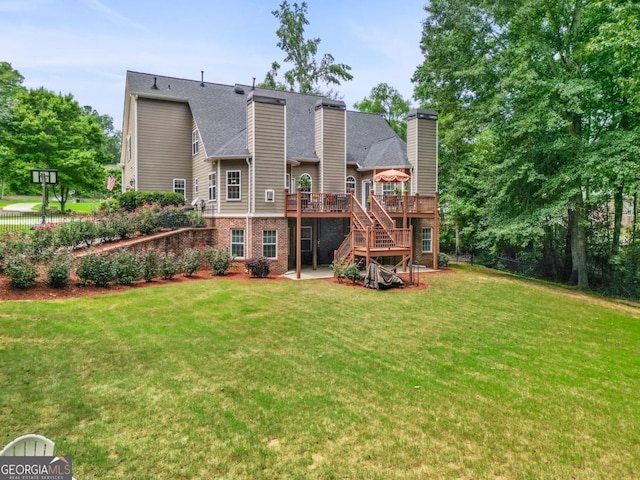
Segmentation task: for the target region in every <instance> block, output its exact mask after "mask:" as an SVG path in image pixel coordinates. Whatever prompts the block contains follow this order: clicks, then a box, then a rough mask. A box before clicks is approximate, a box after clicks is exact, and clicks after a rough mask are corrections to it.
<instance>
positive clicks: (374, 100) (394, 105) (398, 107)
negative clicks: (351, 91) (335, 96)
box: [353, 83, 410, 140]
mask: <svg viewBox="0 0 640 480" xmlns="http://www.w3.org/2000/svg"><path fill="white" fill-rule="evenodd" d="M353 107H354V108H356V109H358V110H359V111H361V112H367V113H379V114H380V115H382V116H383V117H384V119H385V120H386V121H387V123H389V125H390V126H391V128H393V130H394V131H395V132H396V133H397V134H398V135H399V136H400V138H402V139H403V140H406V139H407V122H406V121H405V120H404V116H405V115H406V114H407V113H408V112H409V108H410V104H409V100H405V99H404V98H402V95H401V94H400V92H399V91H398V90H397V89H396V88H394V87H392V86H390V85H389V84H387V83H380V84H378V85H376V86H375V87H373V88H372V89H371V93H370V94H369V96H368V97H365V98H364V99H363V100H362V101H361V102H356V103H355V104H354V105H353Z"/></svg>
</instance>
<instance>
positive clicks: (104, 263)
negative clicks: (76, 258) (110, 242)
mask: <svg viewBox="0 0 640 480" xmlns="http://www.w3.org/2000/svg"><path fill="white" fill-rule="evenodd" d="M113 270H114V269H113V261H112V260H111V257H109V256H108V255H107V254H104V253H87V254H86V255H84V256H83V257H82V258H80V264H79V265H78V268H77V269H76V275H78V277H80V279H81V280H82V281H83V282H84V283H88V282H91V283H93V284H94V285H96V286H98V287H107V286H108V285H109V283H111V282H112V281H113V279H114V271H113Z"/></svg>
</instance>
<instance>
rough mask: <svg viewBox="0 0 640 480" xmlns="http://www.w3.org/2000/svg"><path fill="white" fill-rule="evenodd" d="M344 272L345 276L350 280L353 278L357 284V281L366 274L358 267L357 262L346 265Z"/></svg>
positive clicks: (352, 280) (353, 281)
mask: <svg viewBox="0 0 640 480" xmlns="http://www.w3.org/2000/svg"><path fill="white" fill-rule="evenodd" d="M342 274H343V275H344V278H348V279H349V280H351V282H352V283H353V284H354V285H355V284H356V282H358V281H360V280H362V279H363V278H364V275H363V274H362V272H361V271H360V270H358V267H357V266H356V264H355V263H350V264H349V265H347V266H346V267H344V270H343V272H342Z"/></svg>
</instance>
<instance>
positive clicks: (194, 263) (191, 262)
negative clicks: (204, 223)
mask: <svg viewBox="0 0 640 480" xmlns="http://www.w3.org/2000/svg"><path fill="white" fill-rule="evenodd" d="M201 262H202V250H201V249H199V248H187V249H186V250H185V251H184V254H183V255H182V270H183V272H184V276H185V277H190V276H191V275H193V274H194V273H195V272H197V271H198V269H199V268H200V264H201Z"/></svg>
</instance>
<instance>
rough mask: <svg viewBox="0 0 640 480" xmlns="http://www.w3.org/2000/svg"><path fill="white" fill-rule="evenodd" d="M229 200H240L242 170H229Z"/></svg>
mask: <svg viewBox="0 0 640 480" xmlns="http://www.w3.org/2000/svg"><path fill="white" fill-rule="evenodd" d="M227 200H231V201H239V200H240V170H227Z"/></svg>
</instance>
